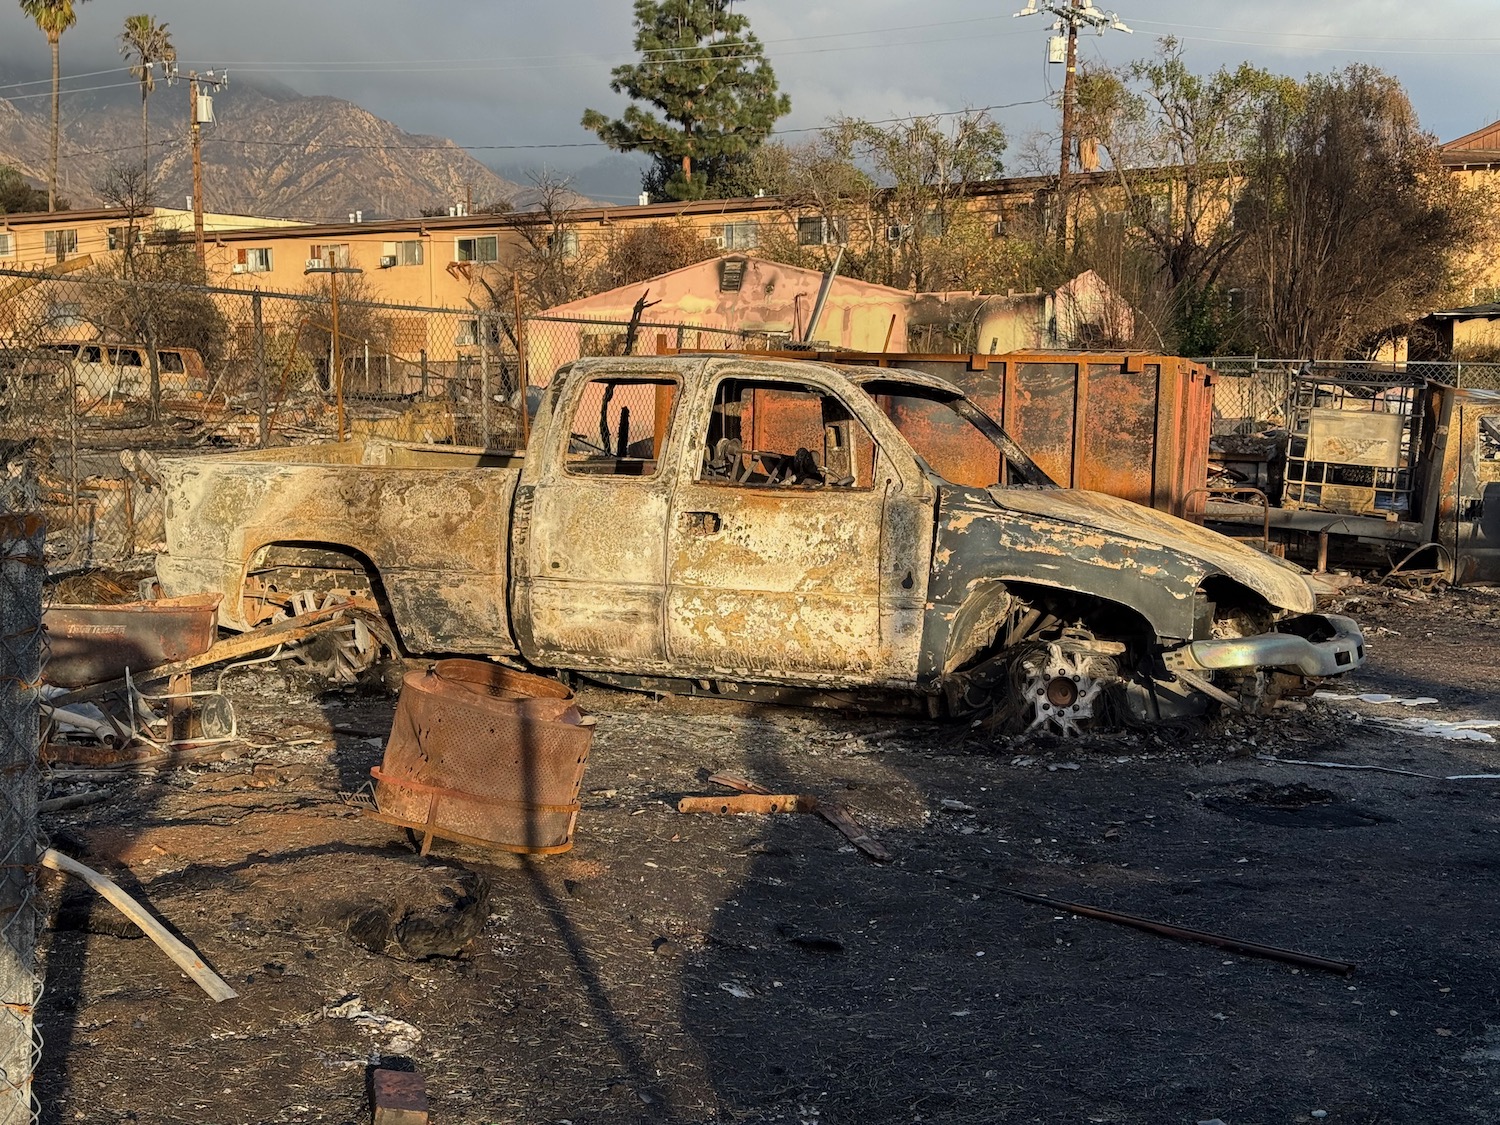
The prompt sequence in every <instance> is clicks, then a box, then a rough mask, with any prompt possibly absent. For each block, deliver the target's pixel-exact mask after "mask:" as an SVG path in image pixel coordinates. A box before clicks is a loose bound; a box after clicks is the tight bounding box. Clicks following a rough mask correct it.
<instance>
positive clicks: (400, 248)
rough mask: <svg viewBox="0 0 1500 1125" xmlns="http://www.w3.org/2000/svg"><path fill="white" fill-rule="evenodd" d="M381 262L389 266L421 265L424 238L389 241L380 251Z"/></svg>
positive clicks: (382, 264) (384, 265)
mask: <svg viewBox="0 0 1500 1125" xmlns="http://www.w3.org/2000/svg"><path fill="white" fill-rule="evenodd" d="M380 264H381V266H383V267H389V266H420V265H421V264H422V240H421V239H420V238H412V239H408V240H406V241H404V242H387V243H386V244H385V245H384V246H383V247H382V248H381V251H380Z"/></svg>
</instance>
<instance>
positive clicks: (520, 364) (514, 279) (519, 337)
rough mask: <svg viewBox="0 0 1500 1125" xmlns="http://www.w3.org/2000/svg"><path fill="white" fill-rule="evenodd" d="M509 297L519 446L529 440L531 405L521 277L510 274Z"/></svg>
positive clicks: (525, 444) (523, 445)
mask: <svg viewBox="0 0 1500 1125" xmlns="http://www.w3.org/2000/svg"><path fill="white" fill-rule="evenodd" d="M510 281H511V297H512V299H513V300H514V302H515V308H516V313H515V316H516V382H518V383H520V384H521V448H522V449H525V448H526V446H527V445H528V444H529V443H530V441H531V407H530V406H529V405H528V403H527V401H526V399H527V394H526V392H527V391H528V390H530V389H531V372H530V370H529V369H528V368H527V365H526V318H525V317H524V316H523V315H522V314H521V279H520V277H519V276H517V275H512V276H511V279H510Z"/></svg>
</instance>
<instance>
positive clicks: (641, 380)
mask: <svg viewBox="0 0 1500 1125" xmlns="http://www.w3.org/2000/svg"><path fill="white" fill-rule="evenodd" d="M595 383H619V384H632V383H634V384H638V385H644V386H649V387H662V386H670V387H671V388H672V405H671V407H670V409H668V411H667V418H666V422H665V424H664V425H663V427H662V445H661V449H660V450H659V451H658V452H657V455H656V457H655V458H654V460H655V462H656V467H655V468H654V469H653V470H652V471H651V472H650V473H639V474H637V473H590V472H580V471H578V470H576V469H575V468H574V467H573V464H574V463H573V462H570V461H569V460H568V457H569V448H568V447H569V446H570V445H572V444H573V434H574V425H573V423H574V422H575V421H577V419H578V410H579V407H580V406H582V404H583V399H584V396H585V395H586V394H587V393H588V388H589V387H590V386H592V385H593V384H595ZM683 397H684V396H683V381H682V377H681V376H679V375H676V374H673V373H672V372H669V371H663V372H660V373H658V374H654V375H650V374H645V373H641V372H634V371H630V372H624V371H608V370H604V371H598V372H594V373H592V374H589V375H587V376H586V377H585V378H584V379H583V380H582V382H581V383H580V384H579V387H578V390H577V391H576V392H575V393H574V394H573V395H572V396H570V397H569V399H568V400H567V401H566V403H565V404H563V405H564V407H565V409H564V411H563V412H562V413H558V412H556V411H554V414H553V417H554V418H559V419H562V418H565V419H567V421H566V423H565V424H564V425H562V426H559V427H558V428H559V429H560V430H561V431H562V443H561V448H560V450H559V451H558V457H557V465H558V466H559V468H560V469H561V474H562V475H563V476H564V477H567V478H568V479H569V480H612V481H620V480H625V481H640V482H648V481H656V480H659V479H661V475H662V471H663V470H664V468H665V467H666V464H667V462H668V460H669V459H670V457H669V454H670V447H671V442H672V434H673V432H674V429H675V427H676V424H677V412H678V411H679V410H681V409H682V400H683ZM652 422H653V432H654V423H655V416H654V414H653V417H652ZM614 460H615V461H617V462H618V461H627V460H628V461H645V460H647V458H626V457H616V458H614Z"/></svg>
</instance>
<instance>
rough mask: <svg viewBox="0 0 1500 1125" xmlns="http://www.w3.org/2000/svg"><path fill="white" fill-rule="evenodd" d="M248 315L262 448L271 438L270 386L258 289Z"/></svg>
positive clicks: (264, 327)
mask: <svg viewBox="0 0 1500 1125" xmlns="http://www.w3.org/2000/svg"><path fill="white" fill-rule="evenodd" d="M250 315H251V317H252V319H253V320H254V322H255V378H256V383H257V384H258V385H259V388H260V424H259V426H258V427H257V429H258V430H259V437H260V447H261V448H262V449H264V448H265V447H266V446H267V445H269V444H270V438H271V387H270V384H269V382H268V381H267V378H266V322H265V319H264V317H263V315H262V310H261V303H260V290H258V289H257V290H256V291H255V293H254V295H253V296H252V297H251V298H250Z"/></svg>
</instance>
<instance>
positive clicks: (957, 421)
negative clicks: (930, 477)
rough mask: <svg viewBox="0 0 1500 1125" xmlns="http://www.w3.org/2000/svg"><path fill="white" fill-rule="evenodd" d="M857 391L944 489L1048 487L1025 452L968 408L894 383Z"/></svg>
mask: <svg viewBox="0 0 1500 1125" xmlns="http://www.w3.org/2000/svg"><path fill="white" fill-rule="evenodd" d="M863 389H864V390H865V392H866V393H867V394H869V395H870V396H871V397H872V398H873V399H874V400H875V402H876V404H877V405H878V406H879V407H880V410H881V412H882V413H883V414H884V415H885V416H886V417H887V418H889V419H890V420H891V422H892V424H893V425H895V427H896V429H897V430H898V431H899V432H900V434H901V436H902V437H904V438H905V439H906V441H907V443H908V444H909V445H910V446H911V448H912V451H913V452H914V453H915V454H916V455H917V456H918V457H919V458H921V460H922V463H923V464H924V465H925V466H926V467H927V468H928V469H930V470H931V471H932V472H934V473H936V474H937V475H938V476H940V477H942V478H943V479H944V480H946V481H948V482H949V483H950V484H957V485H961V486H963V487H966V488H993V487H995V486H997V485H999V486H1001V487H1004V486H1008V485H1012V484H1031V485H1044V486H1051V485H1052V481H1051V480H1049V479H1048V477H1047V475H1046V474H1045V473H1043V472H1042V471H1041V470H1040V469H1039V468H1037V466H1036V465H1035V464H1034V463H1033V462H1032V461H1031V459H1030V458H1029V457H1027V456H1026V454H1025V452H1024V451H1023V450H1021V449H1020V448H1019V447H1018V446H1017V445H1016V444H1015V443H1014V442H1013V441H1011V440H1010V439H1009V438H1007V437H1006V436H1005V434H1004V432H1003V431H1002V430H1001V429H1000V427H999V426H998V425H996V423H995V422H994V420H993V419H991V418H989V417H987V416H986V415H984V414H983V413H981V412H980V410H979V409H978V407H976V406H974V404H973V403H970V402H968V401H966V400H964V399H962V398H959V397H957V396H956V395H954V394H951V393H944V392H942V391H937V390H932V389H930V388H927V387H922V386H918V385H916V384H912V383H902V382H900V381H899V380H894V379H893V380H890V381H886V380H870V381H867V382H865V383H864V384H863Z"/></svg>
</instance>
